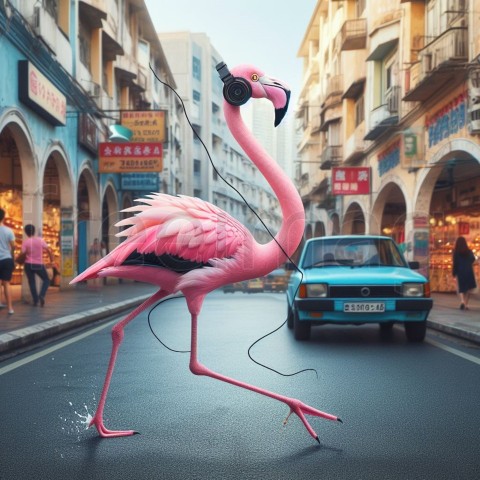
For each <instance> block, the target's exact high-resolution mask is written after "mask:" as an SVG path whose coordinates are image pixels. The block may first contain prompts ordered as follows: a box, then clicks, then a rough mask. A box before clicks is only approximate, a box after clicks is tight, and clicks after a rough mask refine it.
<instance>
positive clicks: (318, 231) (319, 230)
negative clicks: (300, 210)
mask: <svg viewBox="0 0 480 480" xmlns="http://www.w3.org/2000/svg"><path fill="white" fill-rule="evenodd" d="M313 236H314V237H324V236H325V225H324V224H323V222H315V230H314V232H313Z"/></svg>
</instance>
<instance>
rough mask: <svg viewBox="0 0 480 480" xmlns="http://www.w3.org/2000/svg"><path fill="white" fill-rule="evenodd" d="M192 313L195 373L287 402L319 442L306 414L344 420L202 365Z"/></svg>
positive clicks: (192, 348) (192, 368) (193, 369)
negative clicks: (199, 358) (199, 359)
mask: <svg viewBox="0 0 480 480" xmlns="http://www.w3.org/2000/svg"><path fill="white" fill-rule="evenodd" d="M191 315H192V334H191V335H192V338H191V353H190V370H191V371H192V373H194V374H195V375H205V376H208V377H212V378H215V379H217V380H221V381H222V382H227V383H231V384H232V385H236V386H237V387H241V388H245V389H247V390H251V391H252V392H256V393H260V394H261V395H265V396H267V397H270V398H274V399H275V400H278V401H280V402H283V403H285V404H287V405H288V406H289V407H290V413H289V414H288V416H290V414H292V413H295V414H296V415H297V416H298V417H299V418H300V420H301V421H302V422H303V424H304V425H305V428H306V429H307V431H308V433H309V434H310V435H311V436H312V437H313V438H314V439H315V440H316V441H317V442H318V443H320V440H319V439H318V435H317V434H316V433H315V431H314V430H313V428H312V427H311V426H310V424H309V423H308V421H307V419H306V418H305V415H313V416H316V417H322V418H326V419H327V420H335V421H338V422H342V420H340V418H339V417H336V416H335V415H331V414H329V413H325V412H322V411H320V410H317V409H316V408H313V407H310V406H309V405H306V404H304V403H303V402H301V401H300V400H297V399H295V398H289V397H285V396H283V395H279V394H277V393H274V392H270V391H268V390H264V389H263V388H259V387H256V386H254V385H250V384H248V383H244V382H241V381H239V380H235V379H233V378H230V377H227V376H225V375H221V374H219V373H216V372H214V371H212V370H210V369H208V368H207V367H205V366H204V365H202V364H201V363H200V362H199V361H198V359H197V318H198V316H197V314H196V313H192V314H191ZM287 419H288V417H287ZM284 423H286V422H284Z"/></svg>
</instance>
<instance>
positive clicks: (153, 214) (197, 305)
mask: <svg viewBox="0 0 480 480" xmlns="http://www.w3.org/2000/svg"><path fill="white" fill-rule="evenodd" d="M217 68H218V67H217ZM231 73H232V75H234V77H235V78H237V79H244V80H245V81H246V82H248V84H249V85H250V87H251V97H252V98H266V99H269V100H270V101H271V102H272V104H273V106H274V108H275V122H274V123H275V126H277V125H278V124H279V123H280V122H281V120H282V118H283V117H284V115H285V113H286V111H287V108H288V102H289V97H290V91H289V89H288V87H287V86H286V85H285V84H284V83H283V82H280V81H278V80H275V79H272V78H269V77H268V76H266V75H265V74H264V73H263V72H262V71H261V70H259V69H257V68H255V67H253V66H250V65H240V66H238V67H236V68H234V69H232V71H231ZM222 80H223V78H222ZM224 114H225V119H226V122H227V125H228V127H229V129H230V131H231V132H232V135H233V136H234V138H235V139H236V140H237V142H238V143H239V145H240V146H241V147H242V148H243V149H244V151H245V153H246V154H247V155H248V157H249V158H250V159H251V161H252V162H253V163H254V164H255V165H256V166H257V167H258V169H259V170H260V172H261V173H262V174H263V175H264V177H265V178H266V180H267V181H268V182H269V183H270V185H271V187H272V189H273V191H274V192H275V194H276V195H277V197H278V199H279V203H280V206H281V210H282V216H283V220H282V224H281V227H280V230H279V231H278V233H277V235H276V236H275V238H274V239H272V240H271V241H270V242H269V243H267V244H259V243H257V242H256V241H255V239H254V238H253V236H252V234H251V233H250V232H249V231H248V229H247V228H246V227H245V226H244V225H242V224H241V223H240V222H239V221H238V220H236V219H235V218H233V217H232V216H230V215H229V214H228V213H226V212H224V211H223V210H221V209H220V208H218V207H217V206H215V205H212V204H210V203H208V202H206V201H203V200H201V199H199V198H192V197H188V196H182V195H179V196H171V195H167V194H162V193H153V194H150V195H146V198H142V199H137V200H136V201H137V202H139V203H140V204H139V205H135V206H133V207H130V208H127V209H125V210H123V211H125V212H135V215H133V216H132V217H130V218H126V219H124V220H122V221H120V222H118V223H117V224H116V226H118V227H124V226H127V225H128V228H126V229H125V230H123V231H121V232H120V233H117V236H124V237H126V239H125V240H124V242H123V243H121V244H119V245H118V246H117V247H116V248H115V249H114V250H112V251H111V252H110V253H109V254H107V255H106V256H105V257H103V258H102V259H100V260H99V261H97V262H96V263H95V264H93V265H92V266H90V267H89V268H87V269H86V270H85V271H84V272H82V273H81V274H80V275H78V276H77V277H76V278H74V279H73V280H72V281H71V282H70V283H76V282H81V281H84V280H88V279H92V278H98V277H117V278H125V279H133V280H139V281H143V282H148V283H151V284H153V285H155V286H158V288H159V289H158V291H156V293H154V294H153V295H152V296H151V297H150V298H148V299H147V300H145V301H144V302H143V303H142V304H141V305H139V306H138V307H137V308H135V309H134V310H133V311H132V312H131V313H130V314H129V315H127V316H126V317H125V318H124V319H123V320H121V321H120V322H118V323H117V324H116V325H115V326H114V327H113V328H112V350H111V354H110V360H109V364H108V368H107V373H106V377H105V381H104V385H103V389H102V393H101V396H100V400H99V403H98V407H97V410H96V412H95V415H94V416H93V418H92V419H91V422H90V423H89V427H91V426H92V425H95V427H96V429H97V430H98V433H99V435H100V436H101V437H119V436H128V435H133V434H135V433H138V432H135V431H134V430H110V429H107V428H106V427H105V425H104V420H103V414H104V407H105V402H106V398H107V393H108V389H109V386H110V381H111V378H112V374H113V370H114V366H115V361H116V358H117V354H118V350H119V347H120V344H121V342H122V340H123V338H124V328H125V326H126V325H127V324H128V323H129V322H130V321H132V320H133V319H134V318H135V317H136V316H137V315H138V314H139V313H140V312H142V311H144V310H145V309H146V308H148V307H150V306H151V305H153V304H154V303H155V302H157V301H159V300H160V299H162V298H164V297H166V296H168V295H172V294H175V293H182V294H183V295H184V297H185V299H186V303H187V307H188V310H189V313H190V316H191V350H190V362H189V367H190V370H191V372H192V373H193V374H195V375H203V376H208V377H211V378H214V379H217V380H220V381H223V382H227V383H230V384H233V385H235V386H238V387H240V388H244V389H247V390H251V391H253V392H256V393H259V394H261V395H265V396H267V397H270V398H273V399H275V400H278V401H280V402H283V403H285V404H286V405H287V406H288V407H289V408H290V411H289V413H288V416H287V419H288V418H289V416H290V415H291V414H292V413H295V414H296V415H297V416H298V417H299V418H300V420H301V421H302V422H303V424H304V425H305V428H306V429H307V431H308V433H309V434H310V435H311V436H312V437H313V438H314V439H315V440H316V441H317V442H318V443H320V441H319V438H318V435H317V434H316V433H315V431H314V430H313V428H312V427H311V425H310V424H309V422H308V421H307V419H306V417H305V415H312V416H317V417H323V418H325V419H328V420H333V421H339V422H341V420H340V418H338V417H337V416H334V415H331V414H328V413H325V412H322V411H320V410H317V409H315V408H313V407H311V406H309V405H306V404H304V403H303V402H301V401H299V400H297V399H295V398H290V397H286V396H284V395H279V394H277V393H274V392H271V391H268V390H264V389H262V388H260V387H257V386H253V385H250V384H248V383H245V382H242V381H239V380H236V379H233V378H230V377H227V376H225V375H222V374H220V373H216V372H215V371H213V370H211V369H209V368H207V367H206V366H204V365H203V364H202V363H200V362H199V360H198V351H197V322H198V317H199V314H200V310H201V308H202V304H203V301H204V299H205V296H206V295H207V294H208V293H209V292H211V291H212V290H214V289H216V288H218V287H221V286H222V285H225V284H227V283H232V282H239V281H243V280H247V279H250V278H256V277H259V276H262V275H266V274H268V273H269V272H271V271H272V270H274V269H275V268H277V267H278V266H279V265H280V264H281V263H283V262H284V261H285V260H286V259H287V257H289V256H290V255H292V254H293V252H294V251H295V249H296V248H297V247H298V245H299V243H300V241H301V239H302V235H303V231H304V225H305V214H304V209H303V204H302V201H301V199H300V196H299V194H298V192H297V190H296V189H295V187H294V185H293V183H292V181H291V180H290V179H289V178H288V176H287V175H286V174H285V173H284V172H283V170H282V169H281V168H280V167H279V166H278V165H277V164H276V163H275V161H274V160H273V159H272V158H271V157H270V156H269V155H268V154H267V152H266V151H265V150H264V149H263V147H262V146H261V145H260V143H259V142H258V141H257V140H256V139H255V137H254V136H253V135H252V133H251V132H250V131H249V130H248V128H247V127H246V125H245V124H244V122H243V120H242V117H241V114H240V108H239V106H238V105H232V104H231V103H229V102H228V101H226V100H225V102H224ZM285 422H286V420H285Z"/></svg>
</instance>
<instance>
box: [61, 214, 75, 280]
mask: <svg viewBox="0 0 480 480" xmlns="http://www.w3.org/2000/svg"><path fill="white" fill-rule="evenodd" d="M63 213H64V212H63V209H62V220H61V232H60V249H61V258H62V265H61V272H60V273H61V275H62V276H63V277H72V276H73V274H74V272H73V220H68V219H66V218H63ZM65 213H66V212H65Z"/></svg>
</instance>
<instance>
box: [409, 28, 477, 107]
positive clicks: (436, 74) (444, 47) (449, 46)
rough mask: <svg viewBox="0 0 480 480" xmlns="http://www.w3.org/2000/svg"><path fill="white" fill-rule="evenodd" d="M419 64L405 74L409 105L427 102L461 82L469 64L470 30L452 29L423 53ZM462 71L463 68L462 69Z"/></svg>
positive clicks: (429, 45) (421, 51) (421, 52)
mask: <svg viewBox="0 0 480 480" xmlns="http://www.w3.org/2000/svg"><path fill="white" fill-rule="evenodd" d="M419 59H420V61H419V62H418V63H415V64H413V65H412V66H411V67H410V68H409V69H408V70H407V71H406V72H405V75H406V77H405V87H406V95H405V97H403V100H405V101H407V102H423V101H425V100H427V99H428V98H430V97H431V96H433V95H435V94H436V93H437V92H438V91H439V90H440V89H441V88H442V87H443V86H445V85H447V84H450V85H451V84H452V83H455V82H458V81H461V80H462V79H463V78H464V76H465V73H466V62H467V60H468V29H467V28H465V27H457V28H450V29H449V30H446V31H445V32H444V33H442V35H440V36H439V37H437V38H435V40H433V41H432V42H430V43H429V44H428V45H426V46H425V48H423V49H422V50H420V52H419ZM458 67H460V68H458Z"/></svg>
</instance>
